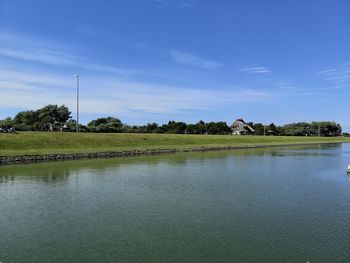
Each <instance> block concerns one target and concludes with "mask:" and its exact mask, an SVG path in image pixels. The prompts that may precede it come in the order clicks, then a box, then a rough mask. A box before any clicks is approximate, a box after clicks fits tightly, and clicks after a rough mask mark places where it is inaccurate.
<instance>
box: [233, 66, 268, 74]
mask: <svg viewBox="0 0 350 263" xmlns="http://www.w3.org/2000/svg"><path fill="white" fill-rule="evenodd" d="M240 71H242V72H245V73H247V74H270V73H271V72H272V71H271V69H269V68H268V67H260V66H259V67H245V68H242V69H241V70H240Z"/></svg>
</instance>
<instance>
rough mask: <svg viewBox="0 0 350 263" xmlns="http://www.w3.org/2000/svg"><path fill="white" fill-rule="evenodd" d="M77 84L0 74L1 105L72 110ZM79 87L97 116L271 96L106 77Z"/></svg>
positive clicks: (84, 107) (40, 75)
mask: <svg viewBox="0 0 350 263" xmlns="http://www.w3.org/2000/svg"><path fill="white" fill-rule="evenodd" d="M73 83H74V80H73V79H72V78H67V76H66V75H57V74H54V75H52V74H48V73H47V72H25V71H18V70H17V71H12V70H0V91H1V96H0V105H2V106H4V107H14V108H27V109H31V108H36V107H40V106H43V105H46V104H48V103H52V104H66V105H68V106H69V107H70V108H72V109H73V108H74V105H75V100H74V94H75V89H74V85H73ZM81 84H82V85H81V87H82V89H81V91H82V92H81V111H82V112H83V113H94V114H113V113H116V112H118V113H120V112H122V113H128V112H129V113H130V112H135V111H140V112H144V113H156V114H163V115H166V114H174V113H184V112H191V111H193V110H206V109H208V108H217V107H221V106H223V105H230V104H231V103H233V102H236V103H239V102H247V101H257V100H262V99H266V97H267V96H268V94H267V93H265V92H261V91H256V90H250V89H237V88H236V89H232V91H216V90H209V89H206V90H203V89H198V88H191V87H181V86H170V85H160V84H155V83H143V82H138V81H133V80H125V79H118V78H112V79H111V78H109V79H106V78H103V77H94V78H85V79H84V80H83V82H82V83H81ZM39 94H40V95H39Z"/></svg>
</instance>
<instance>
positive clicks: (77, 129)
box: [74, 75, 80, 132]
mask: <svg viewBox="0 0 350 263" xmlns="http://www.w3.org/2000/svg"><path fill="white" fill-rule="evenodd" d="M74 77H76V78H77V126H76V132H79V78H80V77H79V75H74Z"/></svg>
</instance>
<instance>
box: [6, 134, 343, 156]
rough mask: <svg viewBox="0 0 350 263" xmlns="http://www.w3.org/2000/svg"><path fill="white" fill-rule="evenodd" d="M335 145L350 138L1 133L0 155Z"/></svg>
mask: <svg viewBox="0 0 350 263" xmlns="http://www.w3.org/2000/svg"><path fill="white" fill-rule="evenodd" d="M335 142H350V138H341V137H339V138H324V137H282V136H266V137H264V136H230V135H175V134H100V133H99V134H98V133H79V134H76V133H45V132H20V133H18V134H0V156H13V155H27V154H40V155H44V154H52V153H92V152H104V151H126V150H145V149H185V148H186V149H187V148H199V147H216V146H222V147H223V146H237V147H245V146H259V145H286V144H295V145H298V144H313V143H335Z"/></svg>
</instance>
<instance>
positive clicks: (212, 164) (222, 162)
mask: <svg viewBox="0 0 350 263" xmlns="http://www.w3.org/2000/svg"><path fill="white" fill-rule="evenodd" d="M347 164H350V145H349V144H338V145H332V146H317V147H289V148H271V149H256V150H239V151H227V152H210V153H191V154H176V155H163V156H153V157H136V158H127V159H110V160H89V161H74V162H61V163H43V164H31V165H23V166H20V165H18V166H3V167H0V262H2V263H21V262H23V263H24V262H25V263H27V262H33V263H34V262H35V263H41V262H50V263H56V262H57V263H63V262H77V263H80V262H84V263H86V262H104V263H108V262H307V261H310V262H347V261H348V260H350V242H349V240H350V227H349V224H350V181H349V178H348V177H347V176H346V173H345V168H346V165H347Z"/></svg>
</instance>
